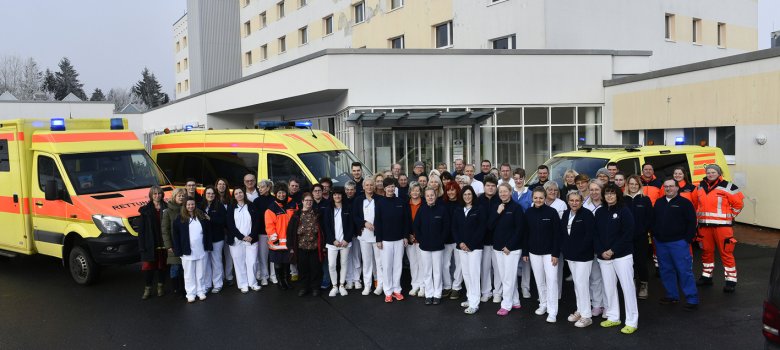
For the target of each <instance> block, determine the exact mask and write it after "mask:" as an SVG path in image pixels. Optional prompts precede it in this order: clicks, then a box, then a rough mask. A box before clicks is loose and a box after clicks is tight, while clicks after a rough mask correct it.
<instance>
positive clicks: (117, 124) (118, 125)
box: [111, 118, 125, 130]
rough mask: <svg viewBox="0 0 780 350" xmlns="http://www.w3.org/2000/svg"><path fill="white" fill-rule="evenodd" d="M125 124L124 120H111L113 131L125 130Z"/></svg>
mask: <svg viewBox="0 0 780 350" xmlns="http://www.w3.org/2000/svg"><path fill="white" fill-rule="evenodd" d="M124 128H125V123H124V122H123V121H122V118H111V130H124Z"/></svg>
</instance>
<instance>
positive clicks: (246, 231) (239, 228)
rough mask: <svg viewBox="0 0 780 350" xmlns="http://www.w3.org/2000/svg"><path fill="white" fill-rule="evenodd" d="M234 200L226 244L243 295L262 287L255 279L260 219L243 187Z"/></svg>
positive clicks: (235, 191)
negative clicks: (250, 289)
mask: <svg viewBox="0 0 780 350" xmlns="http://www.w3.org/2000/svg"><path fill="white" fill-rule="evenodd" d="M233 199H234V200H235V201H234V202H233V204H231V205H230V206H229V207H228V209H227V228H228V235H227V241H226V242H227V244H228V245H229V246H230V256H231V257H233V267H234V269H235V271H236V282H237V283H236V284H237V285H238V289H239V290H241V293H247V292H248V291H249V288H252V290H253V291H259V290H260V286H259V285H258V284H257V280H256V279H255V267H256V266H257V265H256V262H257V249H258V248H257V240H258V234H259V230H260V227H259V226H258V222H259V220H260V219H259V218H258V217H257V215H258V214H257V211H256V210H255V209H254V205H253V204H252V203H250V202H248V201H247V199H246V197H245V196H244V188H243V187H236V188H234V189H233Z"/></svg>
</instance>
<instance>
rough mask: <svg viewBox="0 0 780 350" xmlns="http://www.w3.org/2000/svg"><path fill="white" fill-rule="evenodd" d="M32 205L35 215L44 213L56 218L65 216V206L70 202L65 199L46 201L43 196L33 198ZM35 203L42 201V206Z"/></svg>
mask: <svg viewBox="0 0 780 350" xmlns="http://www.w3.org/2000/svg"><path fill="white" fill-rule="evenodd" d="M32 202H33V203H32V205H33V206H34V207H35V209H34V211H35V213H34V214H35V215H46V216H51V217H57V218H63V219H64V218H66V216H65V215H64V214H65V213H66V212H67V206H70V205H71V204H69V203H67V202H65V201H47V200H45V199H43V198H33V199H32ZM35 203H43V206H40V207H39V206H37V205H35Z"/></svg>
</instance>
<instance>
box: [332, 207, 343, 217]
mask: <svg viewBox="0 0 780 350" xmlns="http://www.w3.org/2000/svg"><path fill="white" fill-rule="evenodd" d="M339 214H341V208H336V210H335V211H334V212H333V218H334V219H335V218H337V217H338V216H339Z"/></svg>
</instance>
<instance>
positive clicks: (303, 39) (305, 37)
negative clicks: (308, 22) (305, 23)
mask: <svg viewBox="0 0 780 350" xmlns="http://www.w3.org/2000/svg"><path fill="white" fill-rule="evenodd" d="M298 37H299V38H300V41H299V42H298V44H299V45H306V44H307V43H309V27H303V28H301V29H298Z"/></svg>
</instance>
